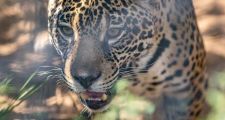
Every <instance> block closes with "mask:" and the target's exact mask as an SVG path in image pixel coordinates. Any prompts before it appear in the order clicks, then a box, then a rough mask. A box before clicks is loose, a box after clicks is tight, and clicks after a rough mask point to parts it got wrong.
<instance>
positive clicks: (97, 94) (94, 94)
mask: <svg viewBox="0 0 225 120" xmlns="http://www.w3.org/2000/svg"><path fill="white" fill-rule="evenodd" d="M85 94H86V95H87V96H88V97H91V98H101V97H102V96H103V94H104V93H103V92H91V91H86V92H85Z"/></svg>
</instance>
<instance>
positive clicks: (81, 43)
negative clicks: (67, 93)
mask: <svg viewBox="0 0 225 120" xmlns="http://www.w3.org/2000/svg"><path fill="white" fill-rule="evenodd" d="M142 4H146V3H145V1H143V2H140V3H139V0H50V2H49V32H50V36H51V39H52V43H53V45H54V47H55V48H56V50H57V52H58V53H59V54H60V55H61V57H62V59H63V63H64V67H63V68H62V69H63V71H64V78H65V80H66V81H67V84H68V86H69V87H70V88H71V89H72V90H73V91H74V92H76V93H77V94H78V95H79V96H80V99H81V101H82V103H83V104H84V105H85V106H86V107H88V108H89V109H90V110H92V111H102V110H104V109H105V108H106V106H107V105H108V104H109V103H110V101H111V100H112V98H113V96H114V93H115V92H114V90H113V86H114V84H115V82H116V81H117V80H118V78H120V77H122V76H123V75H125V73H126V72H127V73H129V72H130V71H129V70H132V69H135V67H136V68H140V67H137V63H136V62H137V60H139V58H140V57H141V56H144V55H145V54H146V53H147V52H149V50H150V49H151V48H152V46H154V39H153V37H154V32H155V28H154V25H155V21H156V18H155V17H154V16H153V15H152V14H151V12H149V10H147V9H144V6H145V5H143V6H142ZM143 64H144V63H143ZM135 71H138V69H135Z"/></svg>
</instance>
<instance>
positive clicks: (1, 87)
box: [0, 78, 15, 95]
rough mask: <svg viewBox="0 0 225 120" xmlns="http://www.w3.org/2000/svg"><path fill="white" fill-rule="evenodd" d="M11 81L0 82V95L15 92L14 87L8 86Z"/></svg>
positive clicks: (6, 79)
mask: <svg viewBox="0 0 225 120" xmlns="http://www.w3.org/2000/svg"><path fill="white" fill-rule="evenodd" d="M11 81H12V79H10V78H5V79H4V80H2V81H1V82H0V95H7V94H10V93H13V92H14V91H15V89H14V87H13V86H11V85H10V82H11Z"/></svg>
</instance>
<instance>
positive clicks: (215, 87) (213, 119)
mask: <svg viewBox="0 0 225 120" xmlns="http://www.w3.org/2000/svg"><path fill="white" fill-rule="evenodd" d="M210 85H211V87H210V88H209V90H208V92H207V102H208V104H209V105H210V107H211V111H210V113H209V114H208V116H207V118H206V120H225V71H223V72H220V73H216V74H215V75H214V76H213V77H212V78H211V83H210Z"/></svg>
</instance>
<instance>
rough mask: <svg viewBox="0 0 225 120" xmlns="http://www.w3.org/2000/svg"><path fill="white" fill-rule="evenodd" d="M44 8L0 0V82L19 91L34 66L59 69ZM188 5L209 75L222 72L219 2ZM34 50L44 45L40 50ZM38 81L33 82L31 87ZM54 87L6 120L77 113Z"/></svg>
mask: <svg viewBox="0 0 225 120" xmlns="http://www.w3.org/2000/svg"><path fill="white" fill-rule="evenodd" d="M46 6H47V0H38V1H35V0H7V1H6V0H0V13H1V14H0V80H1V79H3V78H5V77H7V76H13V78H14V79H13V81H12V85H15V86H17V87H19V86H21V85H22V83H23V81H24V80H25V79H27V77H28V76H29V75H30V74H31V73H32V72H33V71H35V70H36V69H38V68H39V66H43V65H56V66H57V65H60V63H59V62H58V61H59V58H58V57H56V56H57V55H56V53H55V51H54V49H53V48H52V47H51V46H50V45H46V44H45V43H46V42H45V41H47V40H48V35H47V32H46V29H47V21H46V20H47V12H46ZM194 6H195V8H196V14H197V21H198V25H199V28H200V31H201V33H202V35H203V38H204V43H205V48H206V51H207V65H208V71H209V76H213V75H214V74H215V73H218V72H222V71H225V1H224V0H194ZM37 46H43V47H44V46H48V47H46V49H43V50H40V49H39V48H37ZM41 82H43V80H40V79H35V80H34V84H37V83H41ZM55 86H56V81H49V82H48V83H47V85H46V86H45V87H44V88H43V89H41V90H40V91H39V92H38V93H36V94H35V95H34V96H33V97H31V98H30V99H29V100H27V101H26V102H24V103H22V104H21V105H20V106H19V107H18V108H17V109H15V110H14V113H13V114H12V118H13V117H14V118H19V119H27V118H29V119H30V118H40V119H42V118H43V119H46V118H48V119H56V118H57V119H64V118H66V117H68V116H72V114H73V113H77V111H79V110H80V109H81V106H80V105H79V104H78V105H77V104H74V102H73V101H77V98H76V97H74V96H73V95H70V94H62V91H60V90H59V89H56V87H55ZM0 99H10V97H8V96H0ZM65 101H66V102H65ZM62 106H63V107H62ZM31 113H32V114H31ZM58 113H60V114H58ZM40 114H41V115H40Z"/></svg>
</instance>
